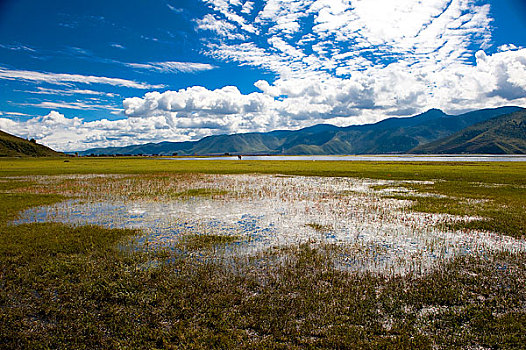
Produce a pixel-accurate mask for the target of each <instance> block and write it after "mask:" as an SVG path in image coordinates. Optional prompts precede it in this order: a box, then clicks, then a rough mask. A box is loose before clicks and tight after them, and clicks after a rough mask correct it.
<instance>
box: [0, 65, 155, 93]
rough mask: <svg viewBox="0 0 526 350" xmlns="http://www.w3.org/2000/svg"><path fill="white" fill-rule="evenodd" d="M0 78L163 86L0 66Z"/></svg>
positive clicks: (136, 86)
mask: <svg viewBox="0 0 526 350" xmlns="http://www.w3.org/2000/svg"><path fill="white" fill-rule="evenodd" d="M0 79H6V80H19V81H30V82H39V83H41V82H45V83H49V84H56V85H68V84H70V83H82V84H106V85H112V86H122V87H128V88H133V89H142V90H146V89H159V88H162V87H164V86H163V85H150V84H146V83H138V82H135V81H132V80H127V79H120V78H108V77H98V76H92V75H80V74H65V73H48V72H35V71H27V70H12V69H5V68H0Z"/></svg>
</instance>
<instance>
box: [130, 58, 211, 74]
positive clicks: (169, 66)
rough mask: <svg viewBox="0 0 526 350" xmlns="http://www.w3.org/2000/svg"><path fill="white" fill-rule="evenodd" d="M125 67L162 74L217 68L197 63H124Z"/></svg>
mask: <svg viewBox="0 0 526 350" xmlns="http://www.w3.org/2000/svg"><path fill="white" fill-rule="evenodd" d="M123 64H124V65H126V66H128V67H131V68H137V69H147V70H153V71H157V72H161V73H195V72H202V71H207V70H212V69H214V68H216V67H215V66H213V65H211V64H208V63H197V62H175V61H167V62H150V63H123Z"/></svg>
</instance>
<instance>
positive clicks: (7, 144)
mask: <svg viewBox="0 0 526 350" xmlns="http://www.w3.org/2000/svg"><path fill="white" fill-rule="evenodd" d="M63 155H64V153H60V152H56V151H54V150H52V149H51V148H49V147H46V146H43V145H39V144H38V143H36V142H34V141H28V140H26V139H23V138H21V137H18V136H14V135H11V134H9V133H7V132H4V131H2V130H0V157H58V156H63Z"/></svg>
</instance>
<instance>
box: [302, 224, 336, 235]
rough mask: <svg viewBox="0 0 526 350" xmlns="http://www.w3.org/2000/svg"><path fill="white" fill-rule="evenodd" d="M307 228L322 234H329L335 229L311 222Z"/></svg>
mask: <svg viewBox="0 0 526 350" xmlns="http://www.w3.org/2000/svg"><path fill="white" fill-rule="evenodd" d="M305 226H307V227H310V228H312V229H313V230H315V231H318V232H321V233H327V232H331V230H333V228H332V227H331V226H329V225H322V224H319V223H316V222H309V223H307V224H306V225H305Z"/></svg>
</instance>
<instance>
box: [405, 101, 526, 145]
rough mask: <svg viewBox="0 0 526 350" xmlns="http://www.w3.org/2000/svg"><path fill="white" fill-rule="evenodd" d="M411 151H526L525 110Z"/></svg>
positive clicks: (472, 127)
mask: <svg viewBox="0 0 526 350" xmlns="http://www.w3.org/2000/svg"><path fill="white" fill-rule="evenodd" d="M411 153H427V154H454V153H457V154H461V153H487V154H525V153H526V111H525V110H522V111H519V112H516V113H512V114H507V115H503V116H500V117H496V118H492V119H490V120H487V121H484V122H481V123H478V124H475V125H473V126H470V127H467V128H466V129H463V130H461V131H460V132H457V133H455V134H453V135H451V136H449V137H446V138H443V139H440V140H437V141H434V142H431V143H428V144H426V145H422V146H418V147H416V148H414V149H413V150H411Z"/></svg>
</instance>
